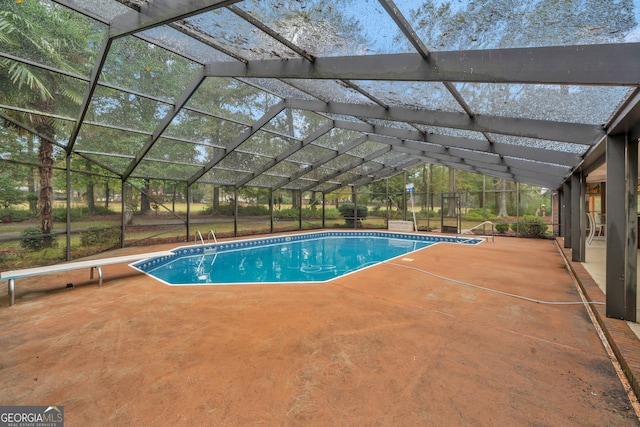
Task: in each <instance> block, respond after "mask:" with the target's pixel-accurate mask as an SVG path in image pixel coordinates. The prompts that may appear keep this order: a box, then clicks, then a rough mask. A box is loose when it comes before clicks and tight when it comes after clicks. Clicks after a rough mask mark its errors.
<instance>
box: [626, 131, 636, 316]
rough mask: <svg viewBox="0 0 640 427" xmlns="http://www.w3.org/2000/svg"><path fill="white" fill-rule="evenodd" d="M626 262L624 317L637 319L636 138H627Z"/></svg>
mask: <svg viewBox="0 0 640 427" xmlns="http://www.w3.org/2000/svg"><path fill="white" fill-rule="evenodd" d="M626 151H627V155H626V157H627V167H626V168H625V169H626V180H627V186H626V188H627V197H626V201H627V209H626V212H627V248H626V250H627V256H626V259H627V262H626V274H625V275H626V280H625V282H626V283H625V297H624V308H625V319H626V320H629V321H631V322H636V321H637V311H636V306H637V292H638V185H637V183H638V139H637V138H634V139H627V150H626Z"/></svg>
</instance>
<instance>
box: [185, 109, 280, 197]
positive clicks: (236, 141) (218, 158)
mask: <svg viewBox="0 0 640 427" xmlns="http://www.w3.org/2000/svg"><path fill="white" fill-rule="evenodd" d="M284 108H285V104H284V102H279V103H277V104H276V105H274V106H273V107H271V108H270V109H269V111H267V112H266V113H265V114H264V116H262V117H261V118H260V119H259V120H257V121H256V122H255V123H253V124H252V125H251V127H250V128H249V129H247V130H246V131H244V132H243V133H242V134H240V136H238V137H237V138H235V139H234V140H233V141H231V142H230V143H229V144H227V146H226V147H225V149H224V152H223V153H221V154H219V155H217V156H215V157H214V158H213V159H211V160H210V161H209V162H207V164H206V165H205V166H204V167H203V168H202V169H201V170H199V171H198V172H197V173H195V174H194V175H193V176H192V177H190V178H189V179H188V180H187V182H188V183H189V185H191V184H193V183H194V182H196V181H197V180H198V179H200V178H201V177H202V175H204V174H205V173H207V172H209V171H210V170H211V169H212V168H213V167H214V166H215V165H217V164H218V163H220V162H221V161H222V159H224V158H225V157H227V156H228V155H229V154H231V153H232V152H233V150H235V149H236V148H238V146H239V145H240V144H242V143H243V142H245V141H246V140H247V139H249V138H251V137H252V136H253V134H255V133H256V132H258V131H259V130H260V128H262V126H264V125H266V124H267V123H269V121H270V120H271V119H273V118H274V117H275V116H277V115H278V114H280V112H281V111H282V110H284Z"/></svg>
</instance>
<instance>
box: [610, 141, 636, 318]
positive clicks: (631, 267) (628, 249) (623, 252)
mask: <svg viewBox="0 0 640 427" xmlns="http://www.w3.org/2000/svg"><path fill="white" fill-rule="evenodd" d="M637 165H638V142H637V140H635V141H631V142H629V141H627V140H626V137H625V136H622V135H620V136H609V137H608V138H607V200H606V212H607V216H606V224H607V225H606V230H605V237H606V242H607V243H606V266H607V268H606V299H607V300H606V311H607V316H608V317H614V318H617V319H626V320H632V321H635V320H636V294H637V283H636V280H637V247H638V223H637V221H638V219H637V195H636V194H637V182H638V168H637Z"/></svg>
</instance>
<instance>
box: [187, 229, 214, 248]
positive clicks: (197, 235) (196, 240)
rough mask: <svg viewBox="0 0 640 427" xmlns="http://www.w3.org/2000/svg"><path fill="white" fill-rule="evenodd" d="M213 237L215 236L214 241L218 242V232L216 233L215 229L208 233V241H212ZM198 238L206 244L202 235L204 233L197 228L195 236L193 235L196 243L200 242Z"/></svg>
mask: <svg viewBox="0 0 640 427" xmlns="http://www.w3.org/2000/svg"><path fill="white" fill-rule="evenodd" d="M212 237H213V242H214V243H216V244H217V243H218V239H216V233H214V232H213V230H209V233H207V243H211V238H212ZM198 238H200V243H202V244H203V245H204V237H203V236H202V233H201V232H200V230H197V231H196V234H195V236H194V237H193V244H194V245H197V244H198Z"/></svg>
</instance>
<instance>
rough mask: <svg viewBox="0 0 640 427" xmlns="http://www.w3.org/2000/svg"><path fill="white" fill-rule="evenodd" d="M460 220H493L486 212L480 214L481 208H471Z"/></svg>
mask: <svg viewBox="0 0 640 427" xmlns="http://www.w3.org/2000/svg"><path fill="white" fill-rule="evenodd" d="M462 219H464V220H465V221H478V222H482V221H491V220H493V219H495V218H494V217H493V216H492V215H491V214H489V213H488V212H482V208H472V209H469V210H468V211H467V213H466V214H464V215H462Z"/></svg>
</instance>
